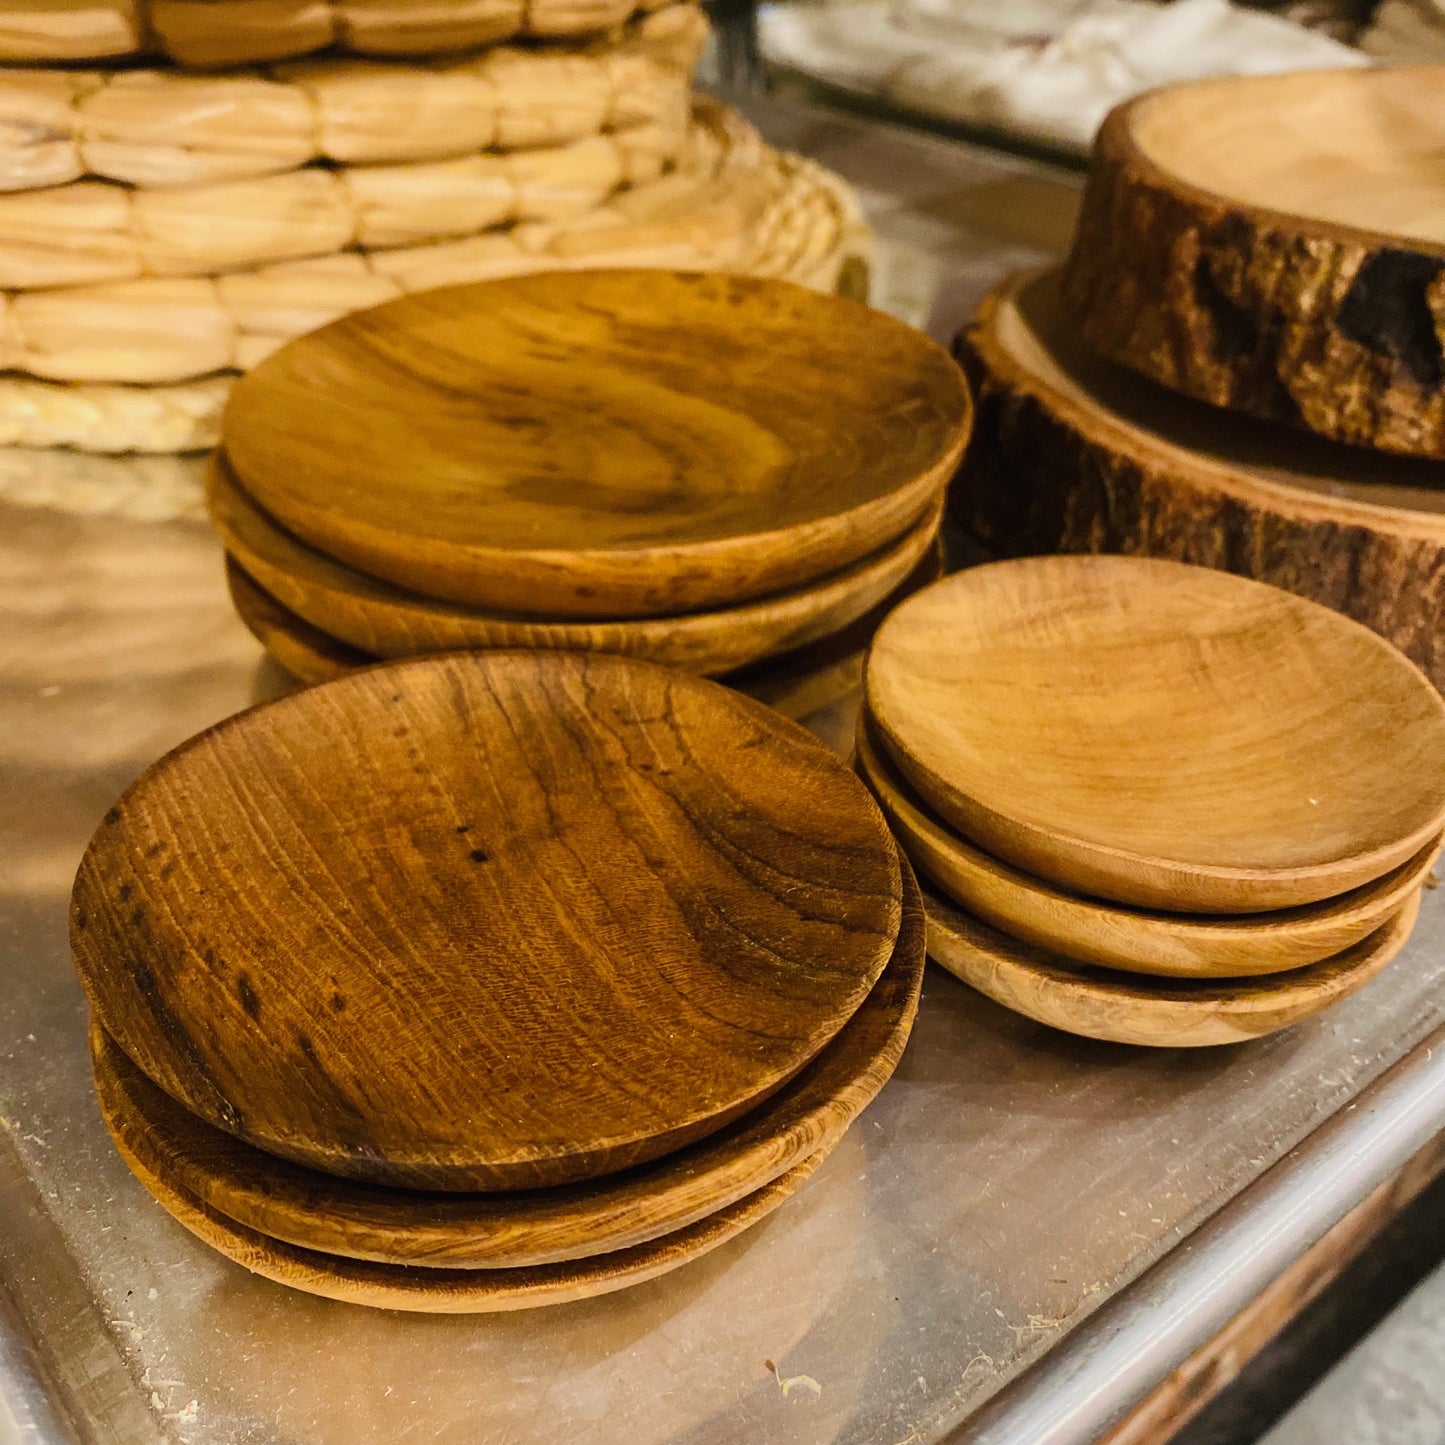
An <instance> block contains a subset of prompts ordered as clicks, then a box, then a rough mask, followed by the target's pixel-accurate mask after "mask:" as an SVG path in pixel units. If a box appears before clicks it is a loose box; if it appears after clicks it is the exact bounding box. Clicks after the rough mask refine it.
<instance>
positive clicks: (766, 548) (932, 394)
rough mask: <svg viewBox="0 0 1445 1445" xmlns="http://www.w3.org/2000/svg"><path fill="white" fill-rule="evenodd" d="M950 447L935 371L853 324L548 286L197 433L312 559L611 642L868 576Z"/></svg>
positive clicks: (361, 329) (282, 364)
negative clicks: (640, 627)
mask: <svg viewBox="0 0 1445 1445" xmlns="http://www.w3.org/2000/svg"><path fill="white" fill-rule="evenodd" d="M968 421H969V401H968V390H967V387H966V385H965V384H964V381H963V376H962V373H961V372H960V371H959V370H958V368H957V366H956V365H955V363H954V362H953V361H952V360H951V359H950V358H949V356H948V354H947V353H946V352H945V351H944V350H943V348H941V347H939V346H937V345H936V344H935V343H934V342H932V341H931V340H929V339H928V338H927V337H926V336H923V335H922V334H921V333H919V332H917V331H914V330H913V329H912V328H910V327H908V326H906V325H904V324H903V323H902V322H900V321H896V320H894V319H893V318H891V317H888V316H885V315H883V314H882V313H881V312H878V311H873V310H870V309H869V308H868V307H866V306H864V305H862V304H860V303H858V302H855V301H848V300H844V299H843V298H841V297H837V296H822V295H818V294H817V293H815V292H811V291H808V290H805V289H804V288H802V287H799V286H795V285H792V284H790V283H788V282H784V281H775V280H764V279H760V278H756V277H742V276H725V275H720V274H699V273H684V272H669V271H626V270H617V271H575V272H566V273H563V272H556V271H554V272H547V273H544V274H541V275H536V276H525V277H514V278H509V279H506V280H501V281H490V282H485V283H482V284H480V285H473V286H462V287H454V288H447V289H442V290H437V291H429V292H425V293H422V294H418V295H414V296H407V297H403V298H402V299H400V300H397V301H393V302H388V303H387V304H386V305H383V306H379V307H376V308H375V309H373V310H371V311H366V312H362V313H359V314H356V315H352V316H348V317H345V318H343V319H342V320H340V321H336V322H333V323H332V324H331V325H329V326H325V327H322V328H321V329H320V330H319V331H313V332H311V333H310V334H309V335H307V336H304V337H301V338H300V339H298V340H296V341H293V342H291V343H289V344H288V345H287V346H285V347H283V348H282V349H281V350H280V351H278V352H277V353H276V354H275V355H274V356H272V357H270V358H269V359H268V360H266V361H264V362H262V363H261V364H260V365H259V366H258V367H257V368H256V369H255V370H254V371H252V372H250V373H249V375H247V376H245V377H243V378H242V379H241V380H240V381H239V382H238V383H237V384H236V387H235V390H234V391H233V392H232V394H231V400H230V403H229V405H228V407H227V410H226V415H225V419H224V422H223V426H222V433H223V437H224V441H225V445H226V450H227V452H228V454H229V455H230V458H231V461H232V464H233V465H234V466H235V468H236V471H237V474H238V475H239V477H240V479H241V481H242V482H243V484H244V485H245V487H246V489H247V490H248V491H249V492H250V493H251V494H252V495H253V496H254V497H255V498H256V499H257V501H259V502H260V504H261V505H262V506H263V507H264V508H265V509H266V510H267V511H268V512H269V513H270V514H271V515H272V516H273V517H275V518H276V519H277V521H279V522H280V523H281V525H282V526H283V527H285V528H286V529H287V530H288V531H290V532H292V533H294V534H295V535H296V536H297V537H299V538H301V539H302V540H303V541H306V542H308V543H310V544H311V545H312V546H314V547H316V548H317V549H318V550H320V551H322V552H325V553H326V554H327V555H328V556H332V557H335V558H337V559H339V560H341V561H343V562H347V563H349V564H351V565H352V566H353V567H356V568H358V569H359V570H361V571H363V572H367V573H370V574H371V575H373V576H376V577H383V578H386V579H388V580H389V581H392V582H395V583H396V584H398V585H399V586H402V587H408V588H411V589H413V590H415V591H417V592H422V593H426V594H428V595H430V596H435V597H443V598H449V599H452V600H454V601H458V602H465V603H470V604H472V605H474V606H480V607H486V608H493V609H496V608H501V609H504V610H511V611H522V612H531V613H534V614H536V613H545V614H548V615H552V616H556V617H594V618H618V617H641V616H657V615H659V614H672V613H679V612H690V611H696V610H699V609H703V608H717V607H724V606H730V605H732V604H734V603H737V602H741V601H746V600H748V599H750V598H754V597H763V596H766V595H767V594H768V593H771V592H779V591H783V590H784V589H787V588H790V587H796V586H799V585H802V584H804V583H807V582H811V581H813V580H814V579H816V578H818V577H821V576H823V575H824V574H826V573H828V572H832V571H836V570H838V569H839V568H842V567H845V566H847V565H848V564H849V563H851V562H854V561H857V560H858V559H859V558H860V557H864V556H867V555H868V554H869V553H870V552H876V551H877V550H878V549H879V548H881V547H884V546H886V545H887V544H888V543H889V542H891V541H892V540H893V539H894V538H896V537H898V536H900V535H902V533H903V532H905V531H906V530H907V529H908V528H909V527H910V526H912V525H913V524H914V523H915V522H917V521H918V519H919V518H920V517H921V516H922V515H923V514H924V512H925V511H926V510H927V509H928V506H929V504H930V503H931V502H932V501H933V499H934V498H935V497H936V496H937V494H938V492H939V489H940V488H941V487H942V485H943V484H944V483H945V482H946V481H947V480H948V477H949V476H950V474H951V473H952V471H953V469H954V466H955V465H956V463H957V461H958V458H959V455H960V453H961V452H962V450H963V443H964V439H965V436H966V433H967V429H968ZM258 580H261V581H263V582H264V581H265V579H264V578H260V579H258ZM281 600H282V601H287V599H286V598H284V597H283V598H282V599H281ZM297 610H298V611H299V610H300V609H297ZM378 650H379V649H378Z"/></svg>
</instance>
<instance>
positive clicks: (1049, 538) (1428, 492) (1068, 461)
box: [950, 271, 1445, 690]
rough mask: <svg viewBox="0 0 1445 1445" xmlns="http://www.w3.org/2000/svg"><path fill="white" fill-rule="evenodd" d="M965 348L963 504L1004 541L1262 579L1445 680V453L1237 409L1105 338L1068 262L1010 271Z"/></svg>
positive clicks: (987, 538) (1020, 548) (992, 542)
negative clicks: (1418, 454)
mask: <svg viewBox="0 0 1445 1445" xmlns="http://www.w3.org/2000/svg"><path fill="white" fill-rule="evenodd" d="M955 349H956V351H957V352H958V354H959V356H960V359H961V360H962V361H963V363H964V366H965V369H966V370H967V371H968V372H969V376H970V380H971V381H972V383H973V386H974V391H975V395H976V396H977V398H978V420H977V423H976V425H975V427H974V434H973V440H972V442H971V443H970V445H969V449H968V455H967V457H966V459H965V462H964V467H963V470H962V472H961V473H960V474H959V478H958V480H957V482H956V483H955V484H954V486H953V489H952V493H951V497H950V505H951V506H952V507H953V509H954V515H955V517H956V518H957V520H958V521H959V522H960V523H961V524H962V525H963V526H965V527H967V528H968V529H969V530H970V531H972V532H973V533H974V534H975V535H976V536H977V537H978V538H979V540H980V541H982V542H983V543H984V545H985V546H987V547H989V548H990V549H991V550H992V551H994V552H996V553H999V554H1001V555H1004V556H1033V555H1037V554H1038V553H1040V552H1125V553H1129V554H1132V555H1144V556H1153V557H1168V558H1172V559H1174V560H1175V561H1177V562H1192V563H1195V564H1197V565H1199V566H1204V567H1218V568H1221V569H1222V570H1224V571H1227V572H1237V573H1239V574H1241V575H1242V576H1246V577H1254V578H1256V579H1257V580H1259V581H1261V582H1269V583H1271V584H1273V585H1274V586H1276V587H1283V588H1284V589H1285V590H1286V591H1287V592H1294V593H1297V594H1298V595H1299V596H1301V597H1308V598H1310V599H1311V600H1312V601H1314V602H1320V603H1323V604H1324V605H1325V606H1326V607H1333V608H1334V609H1335V611H1337V612H1343V613H1345V614H1346V615H1347V616H1350V617H1353V618H1354V619H1355V620H1356V621H1357V622H1363V623H1364V624H1365V625H1366V626H1367V627H1370V628H1372V629H1373V630H1374V631H1376V632H1378V633H1379V634H1380V635H1381V636H1382V637H1385V638H1387V639H1389V641H1391V642H1393V643H1394V644H1395V646H1396V647H1398V648H1399V649H1400V650H1401V651H1402V652H1404V653H1405V655H1406V656H1407V657H1409V658H1410V659H1411V661H1413V662H1415V663H1417V664H1419V666H1420V667H1421V668H1423V669H1424V671H1425V673H1426V675H1427V676H1428V677H1429V678H1430V680H1431V681H1432V682H1433V683H1434V684H1435V686H1436V687H1437V688H1440V689H1442V690H1445V629H1442V628H1441V627H1440V602H1439V599H1440V597H1441V596H1442V594H1445V485H1442V476H1441V469H1440V466H1439V463H1437V462H1431V461H1425V460H1421V459H1419V458H1414V457H1397V456H1389V455H1386V454H1384V453H1382V452H1369V451H1365V450H1363V449H1362V448H1360V447H1351V446H1345V445H1343V444H1342V443H1339V442H1330V441H1326V440H1325V439H1324V438H1321V437H1313V436H1309V435H1307V434H1302V433H1300V432H1298V431H1296V430H1295V429H1293V428H1291V427H1283V426H1280V425H1278V424H1276V423H1271V422H1263V421H1256V420H1255V419H1253V418H1252V417H1246V416H1234V417H1230V418H1229V419H1228V421H1227V422H1222V421H1221V418H1220V415H1219V412H1218V411H1216V410H1215V409H1214V408H1213V407H1210V406H1206V405H1205V404H1203V403H1202V402H1197V401H1193V400H1191V399H1190V398H1188V397H1185V396H1181V395H1179V394H1177V393H1175V392H1172V391H1168V390H1166V389H1165V388H1164V387H1161V386H1158V385H1156V384H1155V383H1153V382H1151V381H1149V380H1147V379H1146V378H1144V377H1141V376H1137V375H1135V373H1133V372H1131V371H1129V370H1126V369H1125V368H1123V367H1119V366H1115V365H1113V364H1112V363H1110V362H1107V361H1104V360H1103V359H1101V358H1100V357H1099V356H1097V355H1096V353H1094V352H1093V351H1091V350H1090V349H1089V348H1088V347H1087V346H1086V345H1085V344H1084V343H1083V341H1082V340H1081V339H1080V337H1079V332H1078V326H1077V325H1076V323H1075V322H1074V320H1073V318H1072V317H1071V316H1070V315H1069V313H1068V310H1067V308H1066V306H1065V305H1064V303H1063V300H1062V298H1061V296H1060V292H1059V282H1058V275H1057V273H1056V272H1052V271H1046V272H1021V273H1019V274H1017V275H1014V276H1011V277H1009V278H1007V279H1006V280H1004V281H1002V282H1001V283H1000V284H999V285H998V286H997V287H995V288H994V290H993V291H992V292H991V293H990V295H989V296H988V297H987V298H986V299H985V300H984V303H983V305H982V306H981V307H980V309H979V312H978V315H977V316H976V317H975V318H974V320H973V322H972V324H971V325H970V326H969V327H968V328H967V330H966V331H965V332H964V333H963V334H962V335H961V336H960V337H959V338H958V342H957V343H956V347H955Z"/></svg>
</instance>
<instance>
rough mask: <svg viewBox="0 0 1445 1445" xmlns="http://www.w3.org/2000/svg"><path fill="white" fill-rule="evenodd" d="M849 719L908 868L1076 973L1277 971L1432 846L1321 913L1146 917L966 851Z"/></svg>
mask: <svg viewBox="0 0 1445 1445" xmlns="http://www.w3.org/2000/svg"><path fill="white" fill-rule="evenodd" d="M870 732H871V729H870V728H869V727H868V723H867V719H866V717H864V718H860V719H859V724H858V734H857V754H858V769H859V772H860V773H861V774H862V776H863V780H864V782H866V783H867V784H868V786H869V787H870V788H872V790H873V795H874V797H876V798H877V799H878V801H879V803H880V804H881V805H882V807H883V812H884V814H885V815H886V817H887V818H888V821H889V824H890V825H891V826H892V828H893V832H894V834H895V836H896V837H897V838H898V839H899V841H900V842H901V843H902V844H903V847H904V850H905V851H906V852H907V854H908V856H909V858H910V859H912V861H913V864H914V866H915V867H916V868H918V869H919V871H920V872H922V873H924V874H926V875H927V876H928V877H929V878H930V879H931V880H932V881H933V882H934V883H935V884H936V885H937V886H938V887H939V888H941V889H942V890H943V892H944V893H945V894H947V895H948V897H949V898H951V899H952V900H953V901H954V902H956V903H960V904H962V905H963V907H964V908H966V909H967V910H968V911H969V912H970V913H972V914H973V915H975V916H976V917H977V918H980V919H982V920H983V922H985V923H988V924H991V925H992V926H993V927H994V928H997V929H1000V930H1002V931H1003V932H1004V933H1007V934H1009V935H1010V936H1011V937H1013V938H1017V939H1021V940H1022V941H1023V942H1025V943H1032V944H1034V945H1036V946H1037V947H1039V948H1046V949H1049V950H1051V951H1052V952H1055V953H1058V954H1062V955H1063V956H1064V957H1065V958H1067V959H1074V960H1077V961H1078V962H1080V963H1092V964H1097V965H1098V966H1099V967H1101V968H1111V969H1120V970H1123V971H1124V972H1126V973H1147V974H1158V975H1162V976H1165V977H1171V976H1172V977H1176V978H1229V977H1250V976H1255V975H1259V974H1270V973H1283V972H1285V971H1287V970H1289V969H1292V968H1302V967H1304V966H1305V965H1306V964H1311V963H1318V962H1319V960H1320V959H1322V958H1328V957H1330V956H1331V955H1332V954H1336V953H1339V952H1341V951H1342V950H1343V949H1346V948H1349V947H1350V946H1351V945H1352V944H1356V943H1358V942H1359V941H1360V940H1361V939H1362V938H1364V937H1366V936H1367V935H1368V934H1371V933H1373V932H1374V931H1375V930H1376V929H1377V928H1379V927H1380V926H1381V925H1382V924H1383V923H1384V922H1385V921H1386V919H1388V918H1389V917H1391V915H1393V914H1395V913H1398V912H1399V911H1400V909H1401V908H1402V907H1403V906H1404V904H1405V901H1406V899H1408V898H1409V897H1410V896H1411V895H1412V894H1414V893H1418V892H1419V891H1420V887H1421V885H1422V884H1423V883H1424V882H1425V880H1426V879H1427V878H1428V877H1429V876H1430V870H1431V868H1432V867H1433V866H1434V863H1435V860H1436V858H1438V857H1439V856H1440V841H1441V840H1440V839H1439V838H1436V839H1435V840H1434V841H1433V842H1431V843H1427V844H1426V845H1425V847H1423V848H1422V849H1421V850H1420V851H1419V852H1418V853H1417V854H1416V855H1415V856H1414V857H1413V858H1412V859H1411V860H1410V861H1409V862H1408V863H1405V864H1403V865H1402V866H1401V867H1399V868H1396V869H1395V870H1394V871H1393V872H1391V873H1387V874H1386V875H1385V876H1384V877H1383V878H1380V879H1377V880H1376V881H1375V882H1374V883H1367V884H1366V885H1365V886H1364V887H1363V888H1357V889H1355V890H1354V891H1353V892H1350V893H1345V894H1342V895H1341V896H1340V897H1338V898H1332V899H1329V900H1327V901H1326V902H1324V903H1318V904H1313V905H1310V906H1308V907H1305V908H1292V909H1287V910H1285V911H1283V912H1279V913H1251V914H1246V915H1244V916H1243V917H1240V918H1223V917H1213V918H1211V917H1207V916H1206V917H1197V916H1191V915H1189V914H1179V913H1148V912H1145V911H1143V910H1141V909H1133V908H1119V907H1114V906H1111V905H1110V904H1108V903H1102V902H1100V901H1099V900H1097V899H1093V898H1082V897H1080V896H1078V895H1077V894H1073V893H1066V892H1064V891H1063V890H1062V889H1060V888H1054V887H1052V886H1051V885H1050V884H1048V883H1046V882H1044V881H1043V879H1041V878H1034V877H1032V876H1030V875H1029V874H1027V873H1020V872H1019V871H1018V870H1017V869H1016V868H1010V867H1009V865H1008V864H1007V863H1003V862H1001V861H1000V860H999V859H997V858H993V857H990V856H989V855H988V854H987V853H985V852H983V851H982V850H981V849H978V848H973V847H971V846H970V845H969V844H968V843H967V841H965V840H964V839H963V838H960V837H959V836H958V835H957V834H956V833H954V832H953V831H952V830H951V829H949V828H948V827H947V826H946V825H945V824H944V823H942V822H941V821H940V820H939V819H938V818H937V817H935V816H934V814H933V813H931V812H930V811H929V810H928V808H927V806H926V805H925V804H924V803H923V802H922V800H921V799H920V798H919V797H918V796H917V795H916V794H915V793H914V792H913V790H912V789H911V788H910V787H909V786H908V783H907V781H906V780H905V779H904V778H903V777H901V776H900V775H899V773H898V770H897V769H896V768H895V767H894V766H893V764H892V763H891V762H890V761H889V760H888V758H887V755H886V754H885V753H884V752H883V750H882V749H881V748H879V747H877V746H875V744H874V742H873V740H872V738H871V736H870Z"/></svg>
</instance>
